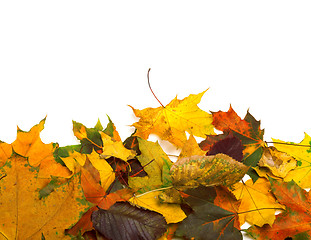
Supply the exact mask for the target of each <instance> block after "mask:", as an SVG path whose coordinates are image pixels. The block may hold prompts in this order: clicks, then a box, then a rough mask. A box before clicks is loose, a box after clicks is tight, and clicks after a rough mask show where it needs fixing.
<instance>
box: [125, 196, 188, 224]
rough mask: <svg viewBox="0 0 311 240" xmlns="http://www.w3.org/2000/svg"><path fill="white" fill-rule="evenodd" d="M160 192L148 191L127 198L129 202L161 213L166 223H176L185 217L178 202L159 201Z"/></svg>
mask: <svg viewBox="0 0 311 240" xmlns="http://www.w3.org/2000/svg"><path fill="white" fill-rule="evenodd" d="M160 193H161V191H150V192H148V193H144V194H141V195H138V196H136V197H133V198H131V199H129V202H131V203H134V204H135V205H138V206H141V207H144V208H147V209H150V210H152V211H155V212H158V213H161V214H162V215H163V216H164V217H165V220H166V222H167V223H177V222H180V221H182V220H183V219H185V218H186V217H187V216H186V214H185V213H184V211H183V210H182V209H181V207H180V205H179V204H174V203H161V202H160V200H159V194H160Z"/></svg>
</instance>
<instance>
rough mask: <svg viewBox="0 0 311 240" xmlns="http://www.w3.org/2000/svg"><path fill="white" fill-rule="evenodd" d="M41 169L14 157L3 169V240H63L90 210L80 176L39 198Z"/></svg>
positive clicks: (0, 186) (0, 224)
mask: <svg viewBox="0 0 311 240" xmlns="http://www.w3.org/2000/svg"><path fill="white" fill-rule="evenodd" d="M38 171H39V169H38V168H37V167H32V166H30V165H29V162H28V159H27V158H25V157H22V156H20V155H17V154H15V153H14V154H12V156H11V157H10V158H8V159H7V161H6V164H5V165H4V166H3V167H2V168H1V172H3V173H5V177H3V178H2V179H1V181H0V189H1V191H0V211H1V214H0V235H1V236H2V237H0V238H1V239H21V240H22V239H41V234H44V236H45V238H46V239H64V238H65V231H64V230H65V229H66V228H69V227H71V226H72V225H73V224H75V223H76V222H77V221H78V220H79V218H80V216H81V215H82V214H83V213H84V212H86V211H87V210H88V208H89V207H90V206H91V205H90V204H89V203H88V202H87V201H86V200H85V197H84V195H83V191H82V189H81V186H80V178H79V176H77V175H76V176H73V177H72V178H70V179H68V180H67V181H66V182H65V183H64V184H62V185H60V186H58V187H57V188H55V189H54V191H52V192H51V193H50V194H49V195H48V196H46V197H43V198H40V196H39V192H38V189H41V187H42V183H43V182H45V179H40V178H37V175H38Z"/></svg>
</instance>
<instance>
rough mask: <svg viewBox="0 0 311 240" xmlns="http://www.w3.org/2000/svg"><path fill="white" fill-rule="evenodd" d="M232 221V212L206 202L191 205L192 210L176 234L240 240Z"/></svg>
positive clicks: (210, 239)
mask: <svg viewBox="0 0 311 240" xmlns="http://www.w3.org/2000/svg"><path fill="white" fill-rule="evenodd" d="M234 221H235V215H234V213H232V212H229V211H227V210H225V209H222V208H220V207H218V206H216V205H214V204H212V203H210V202H206V203H205V204H203V205H200V206H195V207H193V212H192V213H191V214H189V216H188V217H187V218H186V219H185V220H183V221H182V222H181V224H180V225H179V226H178V228H177V230H176V235H177V236H180V237H184V236H186V237H187V238H189V239H192V238H194V239H205V240H215V239H217V240H228V239H230V240H242V239H243V238H242V234H241V232H240V231H239V230H238V229H236V228H235V227H234Z"/></svg>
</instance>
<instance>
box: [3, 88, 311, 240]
mask: <svg viewBox="0 0 311 240" xmlns="http://www.w3.org/2000/svg"><path fill="white" fill-rule="evenodd" d="M204 93H205V91H204V92H202V93H199V94H196V95H194V94H192V95H189V96H188V97H187V98H185V99H183V100H178V99H177V98H175V99H173V100H172V101H171V102H170V103H169V104H168V105H167V106H165V107H159V108H146V109H143V110H137V109H134V108H132V109H133V111H134V114H135V115H136V116H137V117H138V118H140V119H139V121H138V122H136V123H134V124H133V126H134V127H135V132H134V133H133V134H132V135H131V136H130V137H129V138H127V139H126V140H125V141H124V142H122V141H121V139H120V136H119V134H118V132H117V131H116V129H115V126H114V124H113V123H112V121H111V120H110V119H109V123H108V124H107V127H105V128H104V127H103V126H102V125H101V123H100V122H98V123H97V125H96V126H95V127H94V128H87V127H85V126H84V125H82V124H81V123H77V122H73V132H74V135H75V136H76V137H77V138H78V139H79V140H80V144H78V145H73V146H66V147H59V146H58V145H57V144H55V143H50V144H45V143H43V142H42V141H41V139H40V132H41V131H42V130H43V127H44V122H45V119H44V120H42V121H41V122H40V123H39V124H37V125H35V126H34V127H33V128H32V129H31V130H30V131H29V132H24V131H22V130H20V129H18V132H17V138H16V140H15V141H14V142H13V143H11V144H7V143H4V142H1V143H0V164H1V166H0V167H1V168H0V212H1V214H0V239H1V240H2V239H10V240H11V239H48V240H50V239H117V240H122V239H147V240H149V239H150V240H151V239H163V240H164V239H173V238H176V237H177V238H178V237H181V238H185V239H193V238H194V239H212V240H214V239H234V240H235V239H242V238H243V237H242V234H241V228H240V227H241V226H242V225H243V224H244V223H245V222H248V223H249V224H250V225H251V227H250V228H248V229H247V230H246V229H244V230H243V231H245V232H246V233H247V234H248V235H249V236H250V237H253V238H254V239H274V240H275V239H285V238H287V237H291V238H292V239H311V238H310V230H311V213H310V210H309V209H310V203H311V199H310V196H309V193H308V192H307V191H305V190H304V188H310V187H311V164H310V162H311V148H310V141H311V138H310V137H309V136H308V135H305V138H304V140H303V141H302V142H301V143H300V144H294V143H285V142H283V141H280V140H275V139H274V140H273V141H274V142H275V144H274V146H270V147H268V146H267V144H266V143H265V142H264V140H263V135H264V132H263V130H262V129H260V122H259V121H257V120H256V119H254V117H253V116H252V115H251V114H250V113H249V112H248V113H247V115H246V116H245V118H244V119H241V118H240V117H239V116H238V115H237V114H236V113H235V112H234V110H233V109H232V108H231V107H230V109H229V110H228V111H227V112H222V111H219V112H214V113H212V114H209V113H207V112H205V111H203V110H201V109H200V108H198V106H197V104H198V103H199V102H200V100H201V98H202V96H203V94H204ZM214 129H217V130H220V131H222V132H223V133H222V134H218V135H216V134H215V133H214ZM186 132H187V133H188V134H187V135H186ZM150 134H156V135H157V136H158V137H159V138H160V139H162V140H166V141H168V142H170V143H171V144H173V145H174V146H175V147H176V148H177V149H179V150H180V154H179V156H177V158H176V159H177V160H176V161H175V162H172V161H171V160H170V158H169V157H168V155H167V154H166V153H165V152H164V151H163V149H162V148H161V146H160V145H159V144H158V142H152V141H148V137H149V135H150ZM194 136H196V137H201V138H204V140H200V142H199V143H198V142H197V140H196V139H199V138H195V137H194ZM245 175H248V176H250V179H249V180H247V181H246V182H244V181H243V180H242V178H243V177H244V176H245ZM276 213H277V215H276Z"/></svg>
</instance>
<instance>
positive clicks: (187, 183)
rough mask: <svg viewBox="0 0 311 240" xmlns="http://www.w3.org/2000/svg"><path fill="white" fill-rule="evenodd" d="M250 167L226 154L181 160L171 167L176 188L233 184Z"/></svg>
mask: <svg viewBox="0 0 311 240" xmlns="http://www.w3.org/2000/svg"><path fill="white" fill-rule="evenodd" d="M247 171H248V167H247V166H245V165H244V164H243V163H240V162H238V161H235V160H234V159H232V158H231V157H229V156H227V155H225V154H221V153H220V154H217V155H214V156H191V157H186V158H181V159H179V160H178V161H177V162H176V163H174V164H173V166H172V167H171V172H170V174H171V177H172V182H173V185H174V186H175V187H181V188H182V187H196V186H199V185H204V186H214V185H225V186H231V185H232V184H234V183H236V182H238V181H240V180H241V179H242V178H243V176H244V175H245V173H246V172H247Z"/></svg>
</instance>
